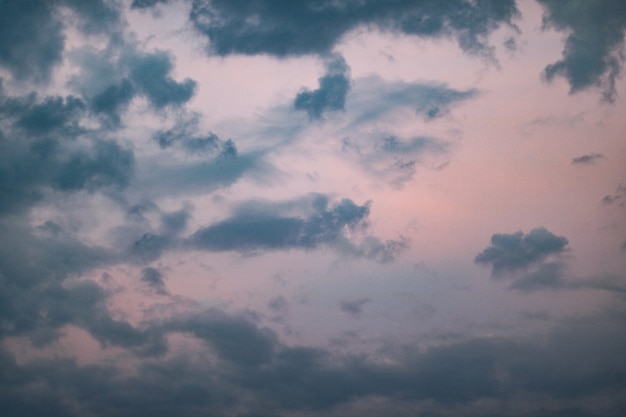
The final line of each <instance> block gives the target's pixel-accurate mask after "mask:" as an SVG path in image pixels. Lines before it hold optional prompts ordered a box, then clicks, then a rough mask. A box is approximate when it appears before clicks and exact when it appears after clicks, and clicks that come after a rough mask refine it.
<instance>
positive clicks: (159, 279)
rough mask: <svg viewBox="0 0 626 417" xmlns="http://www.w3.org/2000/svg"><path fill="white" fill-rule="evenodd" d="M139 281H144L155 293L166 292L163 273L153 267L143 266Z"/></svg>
mask: <svg viewBox="0 0 626 417" xmlns="http://www.w3.org/2000/svg"><path fill="white" fill-rule="evenodd" d="M141 281H142V282H145V283H146V284H147V285H148V286H149V287H150V288H152V289H154V290H155V291H156V292H157V294H162V295H165V294H167V289H166V288H165V281H164V280H163V273H162V272H161V271H159V270H158V269H155V268H150V267H148V268H144V269H143V270H142V271H141Z"/></svg>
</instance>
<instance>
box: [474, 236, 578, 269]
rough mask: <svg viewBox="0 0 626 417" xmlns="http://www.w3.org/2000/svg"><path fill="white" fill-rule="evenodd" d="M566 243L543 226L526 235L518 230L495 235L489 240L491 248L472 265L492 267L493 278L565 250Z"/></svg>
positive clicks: (482, 253) (479, 255)
mask: <svg viewBox="0 0 626 417" xmlns="http://www.w3.org/2000/svg"><path fill="white" fill-rule="evenodd" d="M567 244H568V240H567V239H566V238H565V237H563V236H557V235H554V234H553V233H551V232H550V231H548V230H547V229H545V228H543V227H539V228H536V229H533V230H531V231H530V232H529V233H528V234H524V233H522V232H521V231H520V232H516V233H511V234H506V233H503V234H495V235H493V236H492V237H491V246H489V247H488V248H486V249H485V250H483V251H482V252H481V253H479V254H478V255H476V258H475V259H474V262H475V263H477V264H480V265H491V266H492V272H493V274H494V275H495V276H499V275H502V274H503V273H506V272H514V271H518V270H524V269H525V268H527V267H529V266H531V265H533V264H538V263H540V262H542V261H544V260H545V259H546V258H547V257H548V256H551V255H558V254H560V253H563V251H565V249H566V247H567Z"/></svg>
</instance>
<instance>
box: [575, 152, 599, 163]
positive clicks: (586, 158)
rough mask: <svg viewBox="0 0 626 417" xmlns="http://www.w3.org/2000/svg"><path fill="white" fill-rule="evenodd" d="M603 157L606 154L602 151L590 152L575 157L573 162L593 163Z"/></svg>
mask: <svg viewBox="0 0 626 417" xmlns="http://www.w3.org/2000/svg"><path fill="white" fill-rule="evenodd" d="M602 158H604V155H602V154H601V153H590V154H586V155H581V156H577V157H576V158H573V159H572V164H579V165H592V164H595V163H596V161H597V160H598V159H602Z"/></svg>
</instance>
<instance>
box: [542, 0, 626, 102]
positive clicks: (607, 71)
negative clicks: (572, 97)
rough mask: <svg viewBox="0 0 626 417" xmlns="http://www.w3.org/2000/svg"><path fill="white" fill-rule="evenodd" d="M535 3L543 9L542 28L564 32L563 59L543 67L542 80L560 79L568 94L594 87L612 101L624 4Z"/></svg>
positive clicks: (625, 24)
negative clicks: (543, 77) (562, 78)
mask: <svg viewBox="0 0 626 417" xmlns="http://www.w3.org/2000/svg"><path fill="white" fill-rule="evenodd" d="M538 1H539V3H540V4H542V5H543V7H544V9H545V14H544V25H545V26H546V27H552V28H555V29H557V30H559V31H563V32H568V36H567V39H566V41H565V48H564V49H563V58H562V59H560V60H559V61H556V62H555V63H553V64H550V65H548V66H547V67H546V69H545V71H544V75H545V77H546V78H547V79H548V80H549V81H550V80H552V79H554V78H555V77H557V76H560V77H564V78H565V79H567V82H568V83H569V85H570V93H572V94H574V93H577V92H579V91H581V90H585V89H587V88H590V87H598V88H600V89H602V91H603V97H604V99H605V100H607V101H610V102H611V101H614V100H615V98H616V95H617V91H616V89H615V82H616V80H617V77H619V75H620V73H621V70H622V65H623V61H624V58H623V46H624V36H625V32H626V6H624V2H622V1H620V0H599V1H591V2H587V1H582V2H562V1H559V0H538ZM583 16H584V18H582V17H583Z"/></svg>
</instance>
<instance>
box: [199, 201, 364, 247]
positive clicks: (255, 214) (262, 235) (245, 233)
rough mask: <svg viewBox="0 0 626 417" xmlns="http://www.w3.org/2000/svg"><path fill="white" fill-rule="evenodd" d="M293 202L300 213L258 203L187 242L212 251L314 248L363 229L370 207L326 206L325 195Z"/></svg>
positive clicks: (208, 228) (286, 206)
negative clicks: (292, 212)
mask: <svg viewBox="0 0 626 417" xmlns="http://www.w3.org/2000/svg"><path fill="white" fill-rule="evenodd" d="M295 203H296V204H295V206H296V207H295V208H297V209H301V210H297V211H302V213H301V214H300V213H299V214H296V213H294V214H293V215H285V214H282V213H281V212H284V211H288V210H285V209H286V208H289V207H288V206H289V204H287V205H281V204H280V203H279V204H275V205H274V204H271V203H267V204H265V205H262V208H261V209H260V210H259V209H258V208H257V207H255V206H261V205H259V204H255V203H248V204H244V205H242V206H240V207H239V208H238V209H237V210H236V213H235V216H233V217H231V218H229V219H226V220H223V221H221V222H218V223H216V224H213V225H211V226H207V227H204V228H202V229H200V230H198V231H197V232H196V233H194V235H193V236H192V237H191V238H190V243H191V244H192V245H193V246H195V247H198V248H201V249H206V250H211V251H229V250H235V251H243V252H246V251H254V250H277V249H291V248H294V249H296V248H302V249H313V248H315V247H317V246H320V245H324V244H332V243H335V242H337V241H338V240H341V239H344V238H345V236H344V230H345V229H358V228H363V227H365V225H366V221H367V216H368V215H369V207H370V204H369V203H366V204H364V205H362V206H358V205H356V204H355V203H354V202H352V200H348V199H344V200H342V201H340V202H339V203H335V204H333V205H329V203H330V202H329V199H328V197H326V196H324V195H313V196H311V197H310V198H306V199H305V200H302V201H296V202H295ZM297 206H299V207H297Z"/></svg>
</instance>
